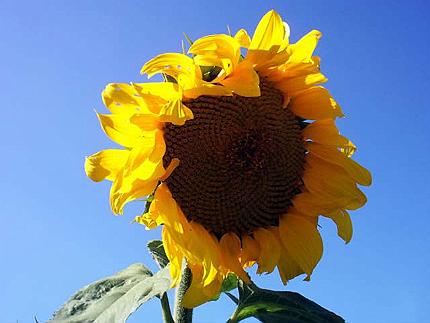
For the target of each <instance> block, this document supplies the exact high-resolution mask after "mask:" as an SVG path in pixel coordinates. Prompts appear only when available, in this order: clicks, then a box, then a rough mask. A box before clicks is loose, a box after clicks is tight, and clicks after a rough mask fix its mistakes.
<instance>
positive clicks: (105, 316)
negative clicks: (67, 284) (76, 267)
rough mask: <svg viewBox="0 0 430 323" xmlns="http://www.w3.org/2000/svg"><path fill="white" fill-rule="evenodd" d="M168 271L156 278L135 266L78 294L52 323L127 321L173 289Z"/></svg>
mask: <svg viewBox="0 0 430 323" xmlns="http://www.w3.org/2000/svg"><path fill="white" fill-rule="evenodd" d="M170 284H171V283H170V276H169V270H168V268H164V269H162V270H160V271H159V272H158V273H156V274H155V275H153V274H152V273H151V271H149V269H148V268H146V267H145V266H144V265H142V264H133V265H131V266H129V267H127V268H126V269H124V270H123V271H120V272H118V273H117V274H115V275H112V276H109V277H106V278H103V279H101V280H98V281H96V282H94V283H92V284H90V285H88V286H85V287H83V288H82V289H81V290H79V291H78V292H77V293H75V294H74V295H73V296H72V297H71V298H70V299H69V300H68V301H67V302H66V303H65V304H64V305H63V306H62V307H61V308H60V309H59V310H58V311H57V312H56V313H55V314H54V316H53V318H52V319H51V320H50V321H49V322H50V323H84V322H85V323H90V322H91V323H102V322H125V321H126V319H127V318H128V317H129V316H130V315H131V314H132V313H133V312H135V311H136V310H137V309H138V308H139V307H140V306H141V305H142V304H143V303H145V302H146V301H148V300H149V299H151V298H153V297H154V296H160V295H162V294H163V293H164V292H166V291H167V290H168V289H169V288H170Z"/></svg>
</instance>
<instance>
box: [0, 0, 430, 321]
mask: <svg viewBox="0 0 430 323" xmlns="http://www.w3.org/2000/svg"><path fill="white" fill-rule="evenodd" d="M272 8H273V9H275V10H277V11H278V12H279V13H280V14H281V15H282V16H283V18H284V20H286V21H288V23H289V24H290V27H291V34H292V37H291V38H292V40H293V41H295V40H297V39H299V38H300V37H301V36H302V35H304V34H305V33H306V32H308V31H310V30H311V29H319V30H321V31H322V32H323V35H324V36H323V38H322V39H321V41H320V44H319V46H318V49H317V54H318V55H320V56H321V57H322V70H323V72H324V73H325V74H326V75H327V76H328V77H329V82H328V83H327V87H328V88H329V89H330V91H331V92H332V93H333V95H334V96H335V98H336V99H337V100H338V101H339V103H340V104H341V106H342V107H343V109H344V112H345V113H346V115H347V118H345V119H342V120H340V121H339V127H340V129H341V131H342V132H343V134H345V135H346V136H348V137H350V138H351V140H352V141H353V142H354V143H356V145H357V146H358V148H359V149H358V152H357V154H356V155H355V159H356V160H357V161H359V162H360V163H362V164H363V165H365V166H366V167H368V168H369V169H370V170H371V171H372V173H373V177H374V184H373V185H372V186H371V187H370V188H366V189H364V191H365V193H366V194H367V196H368V199H369V202H368V204H367V205H366V206H365V207H364V208H363V209H360V210H358V211H355V212H352V218H353V222H354V237H353V240H352V242H351V243H350V244H349V245H347V246H345V245H344V244H343V242H342V241H341V240H340V239H338V238H337V237H336V230H335V227H334V225H333V224H332V223H330V222H328V221H322V223H321V224H322V228H321V232H322V235H323V237H324V241H325V251H324V256H323V259H322V261H321V262H320V264H319V265H318V267H317V268H316V270H315V273H314V275H313V277H312V281H311V282H310V283H307V282H303V281H302V280H301V279H300V278H298V279H296V280H294V281H292V282H291V283H290V284H289V285H288V286H287V287H283V286H282V284H281V283H280V279H279V277H278V275H277V274H272V275H268V276H263V277H261V278H257V279H256V281H257V283H258V284H259V285H261V286H263V287H267V288H271V289H287V290H294V291H298V292H300V293H302V294H303V295H305V296H307V297H309V298H311V299H313V300H314V301H316V302H318V303H320V304H321V305H323V306H325V307H327V308H329V309H331V310H333V311H335V312H337V313H339V314H340V315H342V316H343V317H345V318H346V319H347V321H348V322H351V323H355V322H368V323H370V322H375V323H378V322H391V323H395V322H398V323H407V322H423V321H425V320H426V319H427V318H428V316H427V313H426V310H425V308H426V306H427V305H428V304H429V303H430V292H429V290H430V283H429V282H428V278H427V273H428V267H429V265H430V253H429V249H430V241H429V236H430V226H429V225H428V221H427V219H428V216H429V211H430V205H429V204H430V202H429V201H430V189H429V184H428V183H429V182H430V175H429V173H430V172H429V169H430V143H429V142H430V140H429V139H430V131H429V123H430V112H429V110H430V109H429V108H428V97H427V95H428V92H429V89H430V82H429V77H428V75H429V74H430V67H429V64H428V52H429V49H430V48H429V47H430V46H429V39H430V35H429V33H428V30H430V16H429V12H430V11H429V10H430V5H429V4H428V2H426V1H355V2H354V3H351V2H350V1H340V0H339V1H303V0H297V1H295V0H294V1H293V0H290V1H258V2H257V1H254V2H251V1H225V0H222V1H216V2H215V1H213V2H203V1H200V2H199V1H185V0H183V1H171V2H160V3H155V2H149V1H84V0H75V1H53V0H52V1H46V0H45V1H43V0H41V1H29V0H27V1H8V0H2V1H1V2H0V43H1V50H0V98H1V103H2V107H1V108H0V110H1V120H2V124H1V127H0V138H1V139H2V144H1V149H2V157H1V158H0V180H1V181H0V182H1V183H2V185H1V186H0V219H1V223H0V261H1V266H0V277H1V278H2V284H1V292H0V309H1V316H2V318H1V321H2V322H7V323H8V322H17V321H19V322H32V317H33V316H34V315H37V317H38V318H39V320H40V321H45V320H47V319H48V318H49V317H50V315H51V314H52V312H53V311H54V310H55V309H57V308H58V307H59V306H60V305H61V304H62V303H63V302H64V301H65V300H66V299H67V298H68V297H69V296H71V294H73V292H75V291H76V290H77V289H79V288H80V287H82V286H83V285H85V284H88V283H89V282H91V281H94V280H96V279H99V278H101V277H104V276H107V275H110V274H111V273H114V272H116V271H119V270H121V269H122V268H124V267H126V266H128V265H129V264H131V263H135V262H143V263H145V264H148V265H149V267H150V268H152V269H154V270H155V268H156V267H155V266H154V265H153V264H152V260H151V259H150V257H149V256H148V254H147V251H146V248H145V246H146V242H147V240H150V239H156V238H159V237H160V233H159V232H158V231H153V232H152V231H151V232H148V231H145V230H144V229H143V227H141V226H139V225H135V224H131V223H130V222H131V220H132V219H133V216H134V215H135V214H137V213H138V212H139V211H141V210H142V207H143V205H141V204H139V203H135V204H133V205H131V206H129V207H127V208H126V212H125V216H123V217H115V216H113V215H112V213H111V211H110V209H109V204H108V192H109V186H110V185H109V183H107V182H106V183H102V184H95V183H93V182H91V181H90V180H89V179H87V178H86V176H85V174H84V171H83V162H84V157H85V156H86V155H89V154H92V153H94V152H96V151H98V150H100V149H103V148H108V147H113V144H112V143H111V142H110V141H109V140H108V139H107V138H106V137H105V136H104V135H103V133H102V131H101V130H100V128H99V126H98V122H97V119H96V116H95V113H94V109H97V110H98V111H104V107H103V104H102V102H101V99H100V93H101V91H102V89H103V88H104V86H105V85H106V84H107V83H109V82H130V81H134V82H142V81H145V80H146V78H145V77H142V76H140V75H139V70H140V67H141V66H142V65H143V63H144V62H146V61H147V60H148V59H150V58H152V57H153V56H155V55H157V54H160V53H162V52H166V51H170V52H171V51H180V49H181V39H182V38H183V36H182V32H186V33H187V34H188V35H189V36H190V37H191V38H194V39H195V38H197V37H200V36H203V35H206V34H211V33H220V32H226V25H229V26H230V27H231V29H232V30H233V31H235V30H237V29H239V28H242V27H243V28H245V29H247V30H248V31H249V32H250V33H252V32H253V29H254V28H255V26H256V24H257V22H258V20H259V19H260V17H261V16H262V15H263V14H264V13H265V12H266V11H268V10H270V9H272ZM233 310H234V306H233V304H232V303H231V302H230V301H229V300H227V299H222V300H221V301H220V302H216V303H211V304H209V305H207V306H204V307H201V308H198V309H197V310H196V311H195V322H224V321H225V320H226V319H227V317H228V316H230V314H231V313H232V312H233ZM160 317H161V316H160V310H159V306H158V303H157V302H156V301H152V302H150V303H149V304H148V306H145V307H144V308H142V309H141V310H140V312H139V314H137V315H136V316H135V317H134V318H132V319H130V320H129V321H130V322H160V320H161V319H160Z"/></svg>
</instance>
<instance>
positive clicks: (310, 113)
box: [288, 86, 343, 120]
mask: <svg viewBox="0 0 430 323" xmlns="http://www.w3.org/2000/svg"><path fill="white" fill-rule="evenodd" d="M288 108H289V109H290V110H291V111H292V112H293V113H294V114H295V115H298V116H299V117H302V118H303V119H311V120H321V119H327V118H330V119H335V118H336V117H342V116H343V113H342V110H341V108H340V107H339V105H338V104H337V103H336V101H335V100H334V99H333V98H332V96H331V95H330V93H329V92H328V91H327V90H326V89H325V88H323V87H321V86H315V87H311V88H309V89H307V90H305V91H303V92H300V93H299V94H297V95H295V96H294V97H292V98H291V101H290V104H289V105H288Z"/></svg>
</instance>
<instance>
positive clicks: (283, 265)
mask: <svg viewBox="0 0 430 323" xmlns="http://www.w3.org/2000/svg"><path fill="white" fill-rule="evenodd" d="M270 231H271V232H272V233H273V235H274V236H275V237H276V239H277V240H278V242H279V245H280V246H281V253H280V256H279V260H278V264H277V267H278V272H279V276H280V277H281V280H282V283H283V284H284V285H286V284H287V282H288V281H289V280H290V279H293V278H294V277H296V276H298V275H301V274H303V273H304V271H303V269H302V268H301V267H300V266H299V264H298V263H297V262H296V261H295V260H294V259H293V257H291V255H290V254H289V253H288V250H287V249H286V248H285V247H284V246H283V244H282V241H281V237H280V235H279V228H273V229H271V230H270Z"/></svg>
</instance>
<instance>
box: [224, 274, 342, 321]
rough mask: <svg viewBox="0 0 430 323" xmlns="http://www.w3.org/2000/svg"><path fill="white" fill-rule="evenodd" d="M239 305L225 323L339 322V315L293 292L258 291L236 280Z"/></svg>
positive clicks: (255, 287)
mask: <svg viewBox="0 0 430 323" xmlns="http://www.w3.org/2000/svg"><path fill="white" fill-rule="evenodd" d="M239 296H240V299H239V305H238V307H237V309H236V311H235V312H234V314H233V316H232V317H231V318H230V320H229V321H228V322H231V323H233V322H239V321H241V320H244V319H246V318H248V317H251V316H253V317H256V318H257V319H259V320H260V321H261V322H264V323H278V322H279V323H281V322H282V323H305V322H306V323H343V322H345V320H344V319H342V318H341V317H340V316H338V315H336V314H335V313H333V312H330V311H329V310H326V309H325V308H323V307H321V306H320V305H318V304H317V303H315V302H312V301H311V300H309V299H307V298H306V297H304V296H302V295H300V294H298V293H294V292H280V291H271V290H267V289H261V288H258V287H257V286H255V285H254V284H251V285H245V284H244V283H243V282H242V281H239Z"/></svg>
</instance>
